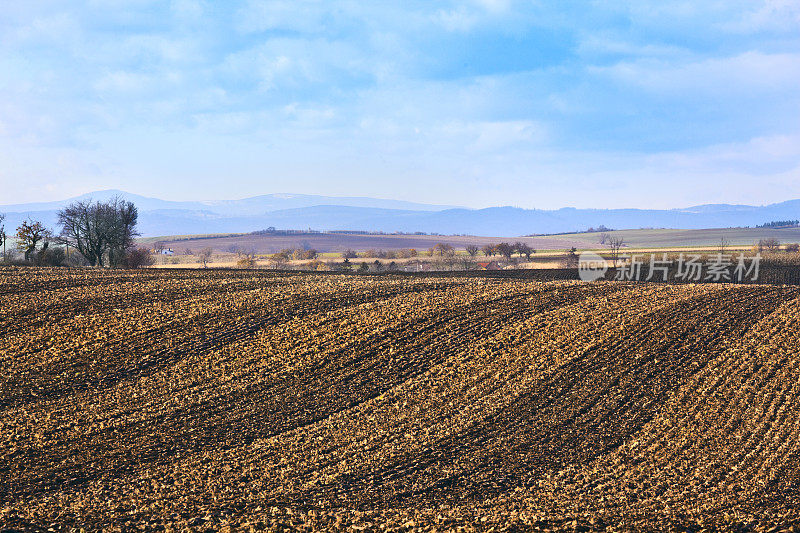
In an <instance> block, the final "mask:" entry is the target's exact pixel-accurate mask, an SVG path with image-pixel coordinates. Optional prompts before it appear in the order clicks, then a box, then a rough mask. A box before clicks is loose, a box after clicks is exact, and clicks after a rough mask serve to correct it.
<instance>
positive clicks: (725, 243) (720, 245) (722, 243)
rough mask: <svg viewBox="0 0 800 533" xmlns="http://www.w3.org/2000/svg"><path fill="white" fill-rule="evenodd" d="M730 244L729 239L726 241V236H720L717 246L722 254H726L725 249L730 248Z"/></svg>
mask: <svg viewBox="0 0 800 533" xmlns="http://www.w3.org/2000/svg"><path fill="white" fill-rule="evenodd" d="M728 244H730V243H729V242H728V239H726V238H725V236H724V235H723V236H720V238H719V243H718V244H717V248H718V249H719V253H720V254H724V253H725V249H726V248H727V247H728Z"/></svg>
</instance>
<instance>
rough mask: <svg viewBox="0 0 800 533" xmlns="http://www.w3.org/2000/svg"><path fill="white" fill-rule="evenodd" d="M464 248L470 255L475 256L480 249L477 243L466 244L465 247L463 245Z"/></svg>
mask: <svg viewBox="0 0 800 533" xmlns="http://www.w3.org/2000/svg"><path fill="white" fill-rule="evenodd" d="M464 250H466V252H467V253H468V254H469V256H470V257H475V256H476V255H478V252H479V251H480V249H479V248H478V245H476V244H468V245H467V246H466V247H464Z"/></svg>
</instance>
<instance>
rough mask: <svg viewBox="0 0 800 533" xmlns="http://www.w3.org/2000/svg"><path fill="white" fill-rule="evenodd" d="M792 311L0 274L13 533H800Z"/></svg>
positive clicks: (659, 287)
mask: <svg viewBox="0 0 800 533" xmlns="http://www.w3.org/2000/svg"><path fill="white" fill-rule="evenodd" d="M799 299H800V289H798V288H796V287H776V286H730V285H665V284H655V283H654V284H640V285H635V284H623V283H608V282H601V283H593V284H583V283H579V282H571V281H568V282H546V283H543V282H530V281H524V280H495V279H482V278H477V277H472V278H460V277H448V278H437V277H427V278H408V277H404V278H400V277H392V276H380V277H377V276H365V277H359V276H339V275H319V274H285V273H283V274H282V273H270V272H264V271H229V272H225V271H165V270H157V271H153V270H151V271H144V272H129V271H116V272H102V271H89V270H67V269H33V268H28V269H12V268H6V269H2V270H0V361H1V364H2V368H3V373H2V375H1V376H0V427H1V428H2V439H1V440H0V457H2V459H1V460H0V526H3V525H5V526H6V527H17V528H25V527H34V526H37V527H42V528H44V529H47V528H52V529H53V530H59V529H62V528H66V529H69V528H81V527H85V528H87V529H89V530H95V529H99V528H106V529H119V530H126V531H128V530H134V529H137V528H139V529H152V530H164V529H166V530H170V529H194V530H212V529H213V530H218V531H225V530H239V529H244V530H249V529H255V530H261V529H267V530H280V529H282V528H285V529H289V528H298V529H319V530H330V529H344V528H349V527H352V528H354V529H356V530H395V531H397V530H399V531H405V530H413V529H415V528H419V529H430V528H433V527H435V528H437V529H438V530H448V529H454V528H456V527H458V526H465V527H466V528H468V529H471V528H476V529H482V530H490V529H491V528H493V527H494V528H496V529H497V530H503V529H515V528H516V529H517V530H519V529H532V528H535V527H539V528H540V529H556V530H559V529H569V530H575V529H577V530H603V529H609V530H642V529H678V528H684V529H680V530H686V529H685V528H689V529H688V530H690V531H699V530H701V529H703V528H706V529H711V530H713V529H722V530H733V531H750V530H755V531H762V530H767V529H769V528H772V527H775V526H778V527H789V526H790V525H791V524H793V523H795V521H796V520H797V519H798V517H800V504H798V503H797V502H798V501H800V485H799V483H800V440H799V439H800V408H798V405H799V404H798V401H800V357H798V352H797V346H798V340H800V339H798V337H799V336H800V334H799V333H798V331H799V330H800V306H798V303H800V302H799V301H798V300H799ZM0 529H2V527H0Z"/></svg>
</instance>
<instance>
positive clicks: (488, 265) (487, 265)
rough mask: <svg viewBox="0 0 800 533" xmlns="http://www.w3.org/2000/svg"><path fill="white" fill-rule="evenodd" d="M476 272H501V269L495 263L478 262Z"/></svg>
mask: <svg viewBox="0 0 800 533" xmlns="http://www.w3.org/2000/svg"><path fill="white" fill-rule="evenodd" d="M478 270H503V267H501V266H500V265H499V264H498V263H497V261H488V262H483V263H480V262H479V263H478Z"/></svg>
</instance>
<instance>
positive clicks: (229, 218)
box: [0, 190, 800, 237]
mask: <svg viewBox="0 0 800 533" xmlns="http://www.w3.org/2000/svg"><path fill="white" fill-rule="evenodd" d="M115 195H120V196H122V197H124V198H126V199H129V200H131V201H133V202H134V203H135V204H136V205H137V206H139V225H138V229H139V231H140V232H141V233H142V235H143V236H145V237H155V236H163V235H189V234H210V233H248V232H251V231H257V230H262V229H266V228H268V227H275V228H278V229H296V230H305V229H307V228H312V229H314V230H317V231H332V230H351V231H352V230H355V231H382V232H386V233H392V232H406V233H413V232H419V231H421V232H426V233H442V234H454V235H464V234H468V235H479V236H486V237H495V236H506V237H514V236H520V235H531V234H549V233H561V232H574V231H584V230H586V229H587V228H589V227H598V226H600V225H601V224H602V225H605V226H606V227H609V228H617V229H631V228H682V229H703V228H730V227H743V226H756V225H760V224H764V223H766V222H770V221H774V220H797V219H798V218H800V200H790V201H787V202H782V203H777V204H770V205H766V206H751V205H728V204H718V205H701V206H694V207H686V208H680V209H575V208H571V207H565V208H561V209H555V210H545V209H521V208H518V207H509V206H503V207H488V208H485V209H465V208H454V207H452V206H444V205H429V204H420V203H414V202H405V201H398V200H385V199H377V198H362V197H331V196H315V195H303V194H268V195H262V196H254V197H252V198H245V199H242V200H214V201H207V202H176V201H166V200H160V199H157V198H148V197H144V196H139V195H135V194H130V193H126V192H123V191H114V190H112V191H98V192H95V193H90V194H85V195H82V196H80V197H76V198H72V199H69V200H64V201H61V202H43V203H42V202H40V203H32V204H16V205H5V206H3V205H0V213H5V214H6V215H7V219H6V227H7V228H12V229H13V228H16V227H17V226H18V225H19V224H20V223H22V221H23V220H25V219H27V218H29V217H31V218H34V219H36V220H40V221H41V222H43V223H44V224H45V225H47V226H49V227H55V226H56V225H57V216H56V213H57V211H58V209H60V208H62V207H63V206H65V205H67V204H68V203H69V202H70V201H73V200H76V199H82V200H85V199H88V198H93V199H95V200H101V199H107V198H110V197H113V196H115Z"/></svg>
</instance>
